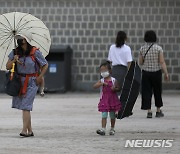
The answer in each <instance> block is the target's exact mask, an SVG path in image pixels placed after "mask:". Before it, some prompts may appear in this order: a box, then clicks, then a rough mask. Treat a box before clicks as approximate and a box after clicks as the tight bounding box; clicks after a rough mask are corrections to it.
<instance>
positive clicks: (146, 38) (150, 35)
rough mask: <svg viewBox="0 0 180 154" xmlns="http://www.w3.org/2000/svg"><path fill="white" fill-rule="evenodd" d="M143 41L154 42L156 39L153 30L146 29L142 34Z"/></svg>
mask: <svg viewBox="0 0 180 154" xmlns="http://www.w3.org/2000/svg"><path fill="white" fill-rule="evenodd" d="M144 41H145V42H150V43H152V42H156V41H157V37H156V33H155V32H154V31H153V30H148V31H146V33H145V35H144Z"/></svg>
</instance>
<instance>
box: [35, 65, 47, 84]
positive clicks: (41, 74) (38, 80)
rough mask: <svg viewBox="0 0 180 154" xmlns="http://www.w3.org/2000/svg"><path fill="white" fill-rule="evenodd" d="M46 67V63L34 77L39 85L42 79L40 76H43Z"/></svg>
mask: <svg viewBox="0 0 180 154" xmlns="http://www.w3.org/2000/svg"><path fill="white" fill-rule="evenodd" d="M47 69H48V63H47V64H45V65H44V66H42V67H41V73H40V74H39V76H38V77H37V78H36V83H37V85H39V84H40V83H41V81H42V80H43V79H42V78H43V76H44V74H45V73H46V71H47Z"/></svg>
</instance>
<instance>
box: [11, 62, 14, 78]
mask: <svg viewBox="0 0 180 154" xmlns="http://www.w3.org/2000/svg"><path fill="white" fill-rule="evenodd" d="M14 69H15V63H13V64H12V69H11V75H10V80H12V79H13V76H14Z"/></svg>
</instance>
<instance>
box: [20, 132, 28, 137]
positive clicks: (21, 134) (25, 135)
mask: <svg viewBox="0 0 180 154" xmlns="http://www.w3.org/2000/svg"><path fill="white" fill-rule="evenodd" d="M19 135H20V136H22V137H28V136H27V134H24V133H20V134H19Z"/></svg>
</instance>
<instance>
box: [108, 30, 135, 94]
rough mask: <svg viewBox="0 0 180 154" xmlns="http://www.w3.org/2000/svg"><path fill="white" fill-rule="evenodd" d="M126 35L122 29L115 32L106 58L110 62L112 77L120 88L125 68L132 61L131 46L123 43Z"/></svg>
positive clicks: (125, 71)
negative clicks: (115, 35)
mask: <svg viewBox="0 0 180 154" xmlns="http://www.w3.org/2000/svg"><path fill="white" fill-rule="evenodd" d="M126 40H127V35H126V33H125V32H124V31H119V32H118V33H117V37H116V42H115V44H113V45H111V47H110V49H109V55H108V60H109V61H110V62H112V77H114V78H115V79H116V80H117V81H118V84H119V86H120V90H121V88H122V84H123V81H124V77H125V75H126V73H127V69H128V68H129V67H130V65H131V62H132V54H131V48H130V47H129V46H128V45H126V44H125V42H126Z"/></svg>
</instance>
